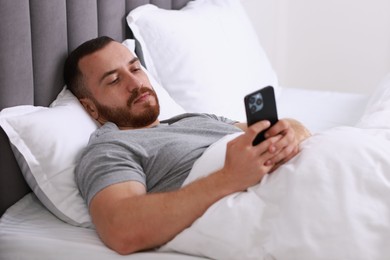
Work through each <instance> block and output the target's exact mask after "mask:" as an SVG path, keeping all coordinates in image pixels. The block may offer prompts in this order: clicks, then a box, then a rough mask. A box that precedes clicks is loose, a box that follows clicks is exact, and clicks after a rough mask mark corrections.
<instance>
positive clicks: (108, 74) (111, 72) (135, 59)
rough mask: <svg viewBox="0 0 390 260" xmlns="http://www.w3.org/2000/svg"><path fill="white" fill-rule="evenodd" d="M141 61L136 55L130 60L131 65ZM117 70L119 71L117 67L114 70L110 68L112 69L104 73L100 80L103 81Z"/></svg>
mask: <svg viewBox="0 0 390 260" xmlns="http://www.w3.org/2000/svg"><path fill="white" fill-rule="evenodd" d="M137 61H139V59H138V58H137V57H134V58H132V59H131V60H130V61H129V63H128V64H129V65H131V64H133V63H135V62H137ZM115 72H117V69H113V70H110V71H107V72H106V73H104V74H103V76H102V77H101V78H100V81H99V82H102V81H103V80H104V79H105V78H106V77H108V76H110V75H111V74H114V73H115Z"/></svg>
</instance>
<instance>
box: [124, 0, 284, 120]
mask: <svg viewBox="0 0 390 260" xmlns="http://www.w3.org/2000/svg"><path fill="white" fill-rule="evenodd" d="M127 22H128V25H129V26H130V29H131V30H132V32H133V33H134V36H135V38H136V39H137V40H138V41H139V43H140V45H141V48H142V52H143V56H144V60H145V65H146V67H147V69H148V71H149V72H150V73H151V74H152V75H153V76H154V77H155V78H156V79H157V80H158V81H159V82H160V83H161V85H162V86H163V87H164V88H165V89H166V90H167V91H168V92H169V94H170V95H171V96H172V98H173V99H175V100H176V102H178V103H179V104H180V105H181V106H182V107H183V108H184V109H185V110H186V111H188V112H207V113H213V114H217V115H223V116H226V117H229V118H231V119H235V120H240V121H245V111H244V103H243V98H244V96H245V95H246V94H248V93H250V92H252V91H255V90H257V89H259V88H262V87H264V86H267V85H272V86H274V87H276V88H277V86H278V82H277V77H276V74H275V72H274V70H273V69H272V66H271V64H270V62H269V60H268V58H267V56H266V54H265V52H264V50H263V49H262V47H261V45H260V43H259V41H258V38H257V36H256V34H255V31H254V29H253V28H252V25H251V24H250V22H249V19H248V18H247V15H246V13H245V11H244V9H243V7H242V6H241V3H240V1H239V0H207V1H206V0H197V1H190V2H189V4H187V5H186V6H185V7H184V8H183V9H181V10H179V11H177V10H164V9H160V8H158V7H156V6H154V5H144V6H141V7H139V8H137V9H135V10H133V11H132V12H130V14H129V15H128V17H127ZM276 92H278V91H276Z"/></svg>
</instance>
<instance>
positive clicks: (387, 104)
mask: <svg viewBox="0 0 390 260" xmlns="http://www.w3.org/2000/svg"><path fill="white" fill-rule="evenodd" d="M357 127H361V128H377V129H378V128H381V129H383V128H384V129H389V128H390V74H388V75H387V76H385V77H384V78H383V80H382V81H381V83H380V84H379V85H378V87H377V88H376V89H375V91H374V92H373V93H372V95H371V97H370V99H369V100H368V103H367V106H366V109H365V111H364V113H363V116H362V117H361V119H360V121H359V122H358V123H357Z"/></svg>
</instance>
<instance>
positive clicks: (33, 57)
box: [0, 0, 188, 216]
mask: <svg viewBox="0 0 390 260" xmlns="http://www.w3.org/2000/svg"><path fill="white" fill-rule="evenodd" d="M187 2H188V0H155V1H146V0H16V1H13V0H0V6H1V8H0V36H1V37H0V110H1V109H3V108H6V107H10V106H17V105H39V106H47V105H49V104H50V103H51V102H52V101H53V100H54V99H55V97H56V96H57V94H58V93H59V92H60V90H61V89H62V87H63V84H64V83H63V79H62V69H63V63H64V61H65V58H66V56H67V54H68V52H69V51H72V50H73V49H74V48H76V47H77V46H78V45H79V44H80V43H82V42H84V41H86V40H88V39H91V38H95V37H97V36H101V35H108V36H110V37H112V38H114V39H116V40H118V41H123V40H124V39H126V38H131V37H132V34H131V32H130V30H129V29H128V27H127V25H126V21H125V17H126V15H127V13H128V12H129V11H130V10H132V9H133V8H135V7H137V6H140V5H143V4H148V3H152V4H155V5H158V6H160V7H162V8H165V9H180V8H181V7H183V6H184V5H185V4H186V3H187ZM29 191H30V189H29V187H28V186H27V184H26V182H25V181H24V179H23V176H22V174H21V172H20V170H19V167H18V165H17V163H16V161H15V158H14V156H13V154H12V151H11V148H10V145H9V141H8V139H7V137H6V135H5V133H4V132H3V130H2V129H1V128H0V216H1V215H2V214H3V213H4V211H5V210H6V209H7V208H8V207H9V206H11V205H12V204H13V203H15V202H16V201H17V200H19V199H20V198H21V197H22V196H24V195H25V194H26V193H28V192H29Z"/></svg>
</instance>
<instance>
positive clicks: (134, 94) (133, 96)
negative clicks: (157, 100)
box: [127, 87, 156, 107]
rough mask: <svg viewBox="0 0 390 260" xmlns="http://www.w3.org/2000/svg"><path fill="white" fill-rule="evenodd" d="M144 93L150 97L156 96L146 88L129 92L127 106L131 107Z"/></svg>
mask: <svg viewBox="0 0 390 260" xmlns="http://www.w3.org/2000/svg"><path fill="white" fill-rule="evenodd" d="M144 93H149V94H150V95H152V96H156V94H155V92H154V91H153V90H152V89H150V88H147V87H140V88H135V89H133V90H132V91H131V95H130V97H129V99H128V100H127V106H129V107H131V105H132V104H133V103H134V101H135V100H136V99H137V98H139V97H140V96H141V95H142V94H144Z"/></svg>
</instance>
